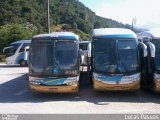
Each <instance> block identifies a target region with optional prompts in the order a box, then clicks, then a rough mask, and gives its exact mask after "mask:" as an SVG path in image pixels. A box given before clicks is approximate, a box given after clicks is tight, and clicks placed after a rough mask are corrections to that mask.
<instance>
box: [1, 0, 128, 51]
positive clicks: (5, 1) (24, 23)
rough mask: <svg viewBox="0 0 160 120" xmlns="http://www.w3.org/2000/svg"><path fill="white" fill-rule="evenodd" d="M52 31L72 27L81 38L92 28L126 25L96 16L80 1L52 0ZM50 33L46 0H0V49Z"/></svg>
mask: <svg viewBox="0 0 160 120" xmlns="http://www.w3.org/2000/svg"><path fill="white" fill-rule="evenodd" d="M50 18H51V30H53V31H61V30H69V31H73V32H75V33H77V34H78V35H79V36H80V37H81V39H82V40H89V39H90V32H91V30H92V29H93V28H100V27H121V28H122V27H124V28H126V27H127V28H130V26H128V25H124V24H122V23H119V22H117V21H114V20H111V19H106V18H102V17H100V16H96V15H95V13H94V12H93V11H91V10H90V9H89V8H87V7H86V6H85V5H83V4H82V3H81V2H79V0H50ZM44 32H47V0H0V52H1V51H2V48H3V47H5V46H7V45H8V44H9V43H11V42H13V41H15V40H19V39H27V38H31V37H32V36H33V35H34V34H39V33H44Z"/></svg>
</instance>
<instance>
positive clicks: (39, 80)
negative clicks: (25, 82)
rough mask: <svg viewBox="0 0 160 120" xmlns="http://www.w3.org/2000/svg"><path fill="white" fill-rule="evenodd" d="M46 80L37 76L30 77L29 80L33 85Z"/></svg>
mask: <svg viewBox="0 0 160 120" xmlns="http://www.w3.org/2000/svg"><path fill="white" fill-rule="evenodd" d="M43 81H44V80H42V79H40V78H35V77H29V82H30V83H31V84H33V85H40V84H41V83H42V82H43Z"/></svg>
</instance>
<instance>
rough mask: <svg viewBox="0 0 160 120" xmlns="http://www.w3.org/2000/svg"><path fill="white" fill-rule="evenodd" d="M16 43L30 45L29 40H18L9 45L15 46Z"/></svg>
mask: <svg viewBox="0 0 160 120" xmlns="http://www.w3.org/2000/svg"><path fill="white" fill-rule="evenodd" d="M17 43H31V40H19V41H16V42H13V43H11V44H17Z"/></svg>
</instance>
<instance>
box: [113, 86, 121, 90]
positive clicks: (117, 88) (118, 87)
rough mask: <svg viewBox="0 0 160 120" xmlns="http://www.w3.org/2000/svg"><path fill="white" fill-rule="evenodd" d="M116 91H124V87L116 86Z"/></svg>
mask: <svg viewBox="0 0 160 120" xmlns="http://www.w3.org/2000/svg"><path fill="white" fill-rule="evenodd" d="M114 89H115V90H122V87H121V86H115V87H114Z"/></svg>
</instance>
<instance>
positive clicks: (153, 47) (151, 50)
mask: <svg viewBox="0 0 160 120" xmlns="http://www.w3.org/2000/svg"><path fill="white" fill-rule="evenodd" d="M147 46H148V47H149V49H150V52H151V54H150V55H151V57H152V58H155V52H156V49H155V46H154V44H153V43H151V42H147Z"/></svg>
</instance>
